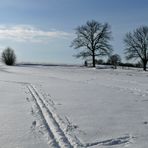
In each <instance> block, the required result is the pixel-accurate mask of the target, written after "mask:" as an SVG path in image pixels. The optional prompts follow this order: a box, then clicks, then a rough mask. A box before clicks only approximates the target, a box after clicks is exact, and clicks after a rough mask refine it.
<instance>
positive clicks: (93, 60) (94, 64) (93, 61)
mask: <svg viewBox="0 0 148 148" xmlns="http://www.w3.org/2000/svg"><path fill="white" fill-rule="evenodd" d="M92 64H93V67H96V61H95V53H94V52H93V55H92Z"/></svg>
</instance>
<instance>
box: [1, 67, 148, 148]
mask: <svg viewBox="0 0 148 148" xmlns="http://www.w3.org/2000/svg"><path fill="white" fill-rule="evenodd" d="M0 96H1V100H0V119H1V120H0V127H1V128H0V145H1V146H2V147H4V148H10V147H11V148H16V147H19V148H20V147H21V148H32V147H37V148H38V147H42V148H44V147H45V148H46V147H56V148H58V147H63V148H64V147H93V148H99V147H100V148H121V147H128V148H146V147H147V146H148V116H147V115H148V72H143V71H138V70H121V69H117V70H113V69H91V68H80V67H60V66H51V67H49V66H15V67H5V66H3V65H1V66H0Z"/></svg>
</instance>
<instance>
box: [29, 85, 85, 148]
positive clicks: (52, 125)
mask: <svg viewBox="0 0 148 148" xmlns="http://www.w3.org/2000/svg"><path fill="white" fill-rule="evenodd" d="M28 89H29V91H30V93H31V95H32V96H33V97H34V99H35V101H36V104H37V106H38V108H39V110H40V111H41V113H42V115H43V118H44V119H45V123H47V126H48V132H49V135H52V136H50V139H52V145H54V146H55V147H57V148H59V147H62V148H78V147H83V145H82V144H81V143H80V141H79V140H78V139H77V138H76V137H72V136H71V135H70V134H68V133H66V132H64V130H62V129H63V128H62V127H61V126H62V125H61V123H60V118H58V116H57V115H56V114H54V113H53V111H52V110H50V109H49V108H48V107H47V104H46V102H45V99H44V98H43V96H42V95H41V94H40V93H39V92H38V91H37V89H36V88H35V87H34V86H33V85H32V84H29V85H28Z"/></svg>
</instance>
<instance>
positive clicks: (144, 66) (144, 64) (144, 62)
mask: <svg viewBox="0 0 148 148" xmlns="http://www.w3.org/2000/svg"><path fill="white" fill-rule="evenodd" d="M146 65H147V60H143V70H144V71H146Z"/></svg>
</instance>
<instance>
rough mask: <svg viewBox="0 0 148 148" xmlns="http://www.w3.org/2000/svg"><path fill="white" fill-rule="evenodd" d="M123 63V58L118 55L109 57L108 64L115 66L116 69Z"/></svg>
mask: <svg viewBox="0 0 148 148" xmlns="http://www.w3.org/2000/svg"><path fill="white" fill-rule="evenodd" d="M120 62H121V57H120V56H119V55H118V54H113V55H111V56H110V57H109V59H108V63H110V64H112V65H114V68H115V69H117V65H119V63H120Z"/></svg>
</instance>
